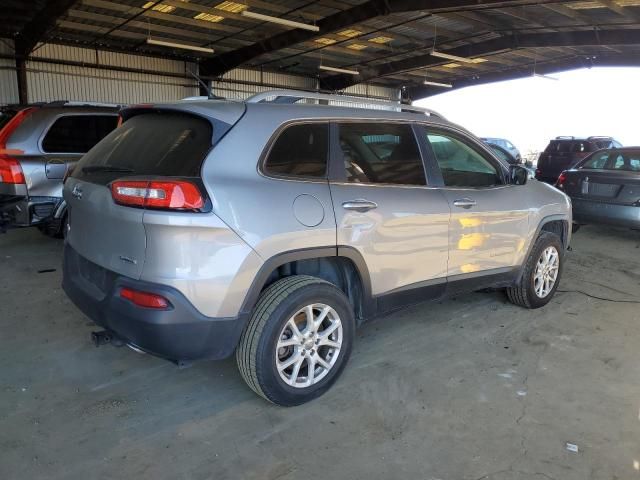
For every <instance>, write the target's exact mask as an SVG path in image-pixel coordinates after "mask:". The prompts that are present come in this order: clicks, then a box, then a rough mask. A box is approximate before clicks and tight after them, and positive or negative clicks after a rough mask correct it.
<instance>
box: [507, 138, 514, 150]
mask: <svg viewBox="0 0 640 480" xmlns="http://www.w3.org/2000/svg"><path fill="white" fill-rule="evenodd" d="M505 144H506V146H507V148H508V149H509V150H515V148H516V147H514V146H513V143H511V142H510V141H509V140H505Z"/></svg>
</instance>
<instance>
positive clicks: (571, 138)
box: [556, 135, 576, 140]
mask: <svg viewBox="0 0 640 480" xmlns="http://www.w3.org/2000/svg"><path fill="white" fill-rule="evenodd" d="M575 138H576V137H574V136H573V135H558V136H557V137H556V140H573V139H575Z"/></svg>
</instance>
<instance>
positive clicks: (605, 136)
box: [587, 135, 613, 140]
mask: <svg viewBox="0 0 640 480" xmlns="http://www.w3.org/2000/svg"><path fill="white" fill-rule="evenodd" d="M596 138H602V139H604V140H613V137H610V136H609V135H592V136H590V137H589V138H587V140H595V139H596Z"/></svg>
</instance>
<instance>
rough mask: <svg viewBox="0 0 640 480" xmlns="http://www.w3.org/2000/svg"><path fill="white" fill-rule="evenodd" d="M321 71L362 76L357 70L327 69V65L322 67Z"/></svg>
mask: <svg viewBox="0 0 640 480" xmlns="http://www.w3.org/2000/svg"><path fill="white" fill-rule="evenodd" d="M319 68H320V70H326V71H327V72H336V73H346V74H347V75H360V72H358V71H357V70H349V69H347V68H337V67H327V66H326V65H320V67H319Z"/></svg>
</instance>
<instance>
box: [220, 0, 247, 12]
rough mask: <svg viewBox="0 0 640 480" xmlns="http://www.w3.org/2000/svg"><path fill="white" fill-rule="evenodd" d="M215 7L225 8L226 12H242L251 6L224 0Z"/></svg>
mask: <svg viewBox="0 0 640 480" xmlns="http://www.w3.org/2000/svg"><path fill="white" fill-rule="evenodd" d="M215 8H217V9H218V10H224V11H225V12H231V13H240V12H242V11H243V10H246V9H247V8H249V6H248V5H244V4H242V3H238V2H222V3H219V4H218V5H216V6H215Z"/></svg>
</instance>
